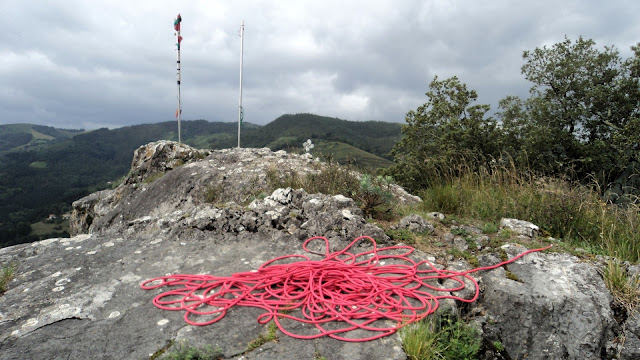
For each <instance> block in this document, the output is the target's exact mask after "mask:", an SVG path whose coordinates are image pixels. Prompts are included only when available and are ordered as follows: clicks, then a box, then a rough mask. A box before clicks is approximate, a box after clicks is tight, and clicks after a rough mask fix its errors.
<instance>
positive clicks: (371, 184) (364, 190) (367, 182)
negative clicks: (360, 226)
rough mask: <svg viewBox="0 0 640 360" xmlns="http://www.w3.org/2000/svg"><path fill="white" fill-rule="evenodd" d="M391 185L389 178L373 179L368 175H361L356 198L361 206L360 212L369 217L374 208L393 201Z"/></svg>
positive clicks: (391, 180) (379, 177)
mask: <svg viewBox="0 0 640 360" xmlns="http://www.w3.org/2000/svg"><path fill="white" fill-rule="evenodd" d="M392 183H393V179H392V178H391V177H390V176H382V175H378V176H377V177H375V178H374V177H372V176H371V175H369V174H362V176H361V177H360V187H359V188H358V192H357V195H356V196H357V198H358V199H359V200H360V202H361V204H362V205H361V207H362V211H364V213H365V215H371V214H372V213H373V211H374V210H375V208H376V207H378V206H382V205H386V204H389V203H390V202H391V200H392V199H393V193H392V192H391V184H392Z"/></svg>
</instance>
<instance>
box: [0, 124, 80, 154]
mask: <svg viewBox="0 0 640 360" xmlns="http://www.w3.org/2000/svg"><path fill="white" fill-rule="evenodd" d="M83 131H84V130H64V129H56V128H53V127H50V126H43V125H31V124H9V125H0V154H2V153H6V152H10V151H16V150H28V149H31V148H35V147H37V146H40V145H44V144H50V143H55V142H58V141H63V140H67V139H70V138H72V137H73V136H75V135H77V134H80V133H82V132H83Z"/></svg>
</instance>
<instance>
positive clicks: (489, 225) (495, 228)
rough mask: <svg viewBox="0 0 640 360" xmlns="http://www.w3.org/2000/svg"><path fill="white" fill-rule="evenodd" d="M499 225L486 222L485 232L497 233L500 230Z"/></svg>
mask: <svg viewBox="0 0 640 360" xmlns="http://www.w3.org/2000/svg"><path fill="white" fill-rule="evenodd" d="M498 230H499V229H498V226H497V225H496V224H494V223H486V224H484V226H483V227H482V233H483V234H495V233H497V232H498Z"/></svg>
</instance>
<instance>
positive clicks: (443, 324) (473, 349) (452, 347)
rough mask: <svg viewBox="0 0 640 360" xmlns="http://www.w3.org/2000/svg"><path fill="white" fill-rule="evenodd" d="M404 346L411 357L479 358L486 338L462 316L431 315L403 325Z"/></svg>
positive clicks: (424, 359) (419, 359)
mask: <svg viewBox="0 0 640 360" xmlns="http://www.w3.org/2000/svg"><path fill="white" fill-rule="evenodd" d="M400 339H401V340H402V347H403V349H404V351H405V353H406V354H407V357H408V358H409V359H411V360H435V359H461V360H466V359H469V360H471V359H475V358H476V356H477V354H478V351H479V350H480V346H481V343H482V338H481V337H480V335H479V334H478V332H477V331H476V330H475V329H474V328H472V327H470V326H469V325H467V324H465V323H464V322H463V321H462V320H460V319H459V318H451V317H445V316H435V315H432V316H429V317H427V318H425V319H423V320H421V321H418V322H416V323H413V324H410V325H407V326H405V327H403V328H402V329H400Z"/></svg>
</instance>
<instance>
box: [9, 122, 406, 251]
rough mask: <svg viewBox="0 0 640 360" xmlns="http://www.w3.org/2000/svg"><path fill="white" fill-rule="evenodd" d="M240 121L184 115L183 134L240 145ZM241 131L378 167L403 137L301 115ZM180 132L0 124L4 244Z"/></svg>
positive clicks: (217, 145)
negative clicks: (308, 143) (143, 149)
mask: <svg viewBox="0 0 640 360" xmlns="http://www.w3.org/2000/svg"><path fill="white" fill-rule="evenodd" d="M237 128H238V125H237V123H223V122H208V121H205V120H193V121H183V122H182V139H183V142H184V143H185V144H188V145H190V146H193V147H196V148H208V149H223V148H230V147H236V146H237ZM241 134H242V137H241V146H242V147H245V148H250V147H269V148H271V149H272V150H281V149H284V150H287V151H293V152H302V151H303V150H302V143H303V141H305V140H306V139H309V138H310V139H312V141H313V142H314V144H315V145H316V147H315V148H314V150H313V151H312V153H313V154H314V155H316V156H328V157H331V158H332V159H333V160H336V161H339V162H341V163H343V162H346V161H351V162H353V163H355V164H356V165H358V166H363V167H368V168H377V167H386V166H389V165H390V164H391V161H390V160H389V159H388V153H389V151H390V150H391V147H393V144H395V142H397V141H398V140H399V139H400V134H401V124H398V123H384V122H380V121H369V122H354V121H347V120H340V119H335V118H329V117H323V116H318V115H312V114H297V115H283V116H281V117H279V118H278V119H276V120H274V121H273V122H271V123H269V124H267V125H265V126H259V125H255V124H251V123H244V124H243V128H242V133H241ZM177 138H178V134H177V126H176V122H175V121H168V122H162V123H154V124H140V125H133V126H127V127H122V128H117V129H113V130H109V129H106V128H104V129H98V130H93V131H84V130H63V129H55V128H52V127H47V126H41V125H31V124H11V125H0V246H6V245H9V244H14V243H20V242H30V241H34V240H36V238H34V237H33V234H31V235H30V234H29V233H30V231H29V228H30V225H31V224H33V223H35V222H37V221H40V220H42V219H44V218H45V217H47V216H48V215H49V214H56V215H61V214H62V213H64V212H65V211H67V210H68V208H69V206H70V204H71V202H72V201H74V200H76V199H78V198H80V197H82V196H84V195H87V194H89V193H91V192H94V191H97V190H100V189H104V188H108V187H110V186H111V185H110V184H111V183H112V182H116V181H117V180H118V179H119V178H122V177H123V176H124V175H126V174H127V172H128V171H129V168H130V164H131V155H132V154H133V151H134V150H135V149H137V148H138V147H140V146H141V145H145V144H147V143H149V142H153V141H157V140H160V139H165V140H174V141H177ZM30 236H31V237H30Z"/></svg>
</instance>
